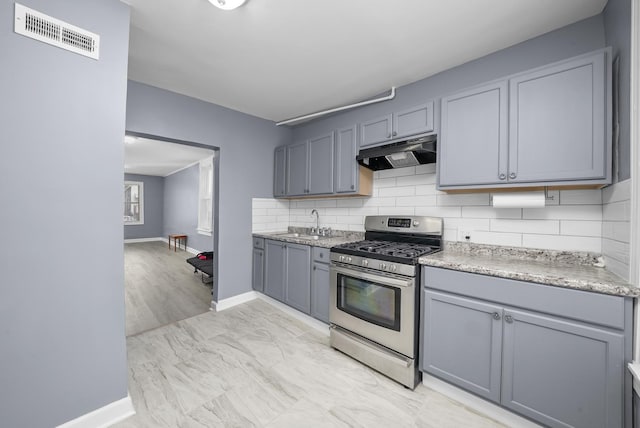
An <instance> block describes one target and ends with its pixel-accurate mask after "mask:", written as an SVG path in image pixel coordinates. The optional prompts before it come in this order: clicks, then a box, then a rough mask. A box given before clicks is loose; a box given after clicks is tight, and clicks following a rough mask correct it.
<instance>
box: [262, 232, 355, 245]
mask: <svg viewBox="0 0 640 428" xmlns="http://www.w3.org/2000/svg"><path fill="white" fill-rule="evenodd" d="M299 229H300V228H289V230H288V231H280V232H253V236H254V237H257V238H266V239H273V240H275V241H283V242H292V243H294V244H303V245H310V246H312V247H321V248H331V247H335V246H336V245H340V244H346V243H348V242H356V241H361V240H363V239H364V233H363V232H346V231H339V230H337V231H334V232H333V234H332V236H331V237H327V238H320V239H318V240H313V239H309V238H305V237H304V236H299V237H293V236H286V234H289V233H294V232H298V233H306V231H305V230H299Z"/></svg>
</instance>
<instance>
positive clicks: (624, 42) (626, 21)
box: [603, 0, 631, 181]
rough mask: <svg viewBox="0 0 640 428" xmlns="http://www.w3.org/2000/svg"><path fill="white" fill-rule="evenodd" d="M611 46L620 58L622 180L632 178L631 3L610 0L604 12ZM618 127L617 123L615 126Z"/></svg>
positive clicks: (614, 53) (620, 170) (620, 165)
mask: <svg viewBox="0 0 640 428" xmlns="http://www.w3.org/2000/svg"><path fill="white" fill-rule="evenodd" d="M603 16H604V30H605V38H606V41H607V45H608V46H611V47H613V55H614V58H615V57H616V56H618V57H619V58H620V72H619V75H618V77H619V91H618V95H619V98H618V103H617V104H618V108H619V117H620V118H619V124H620V137H619V143H618V152H619V155H618V180H619V181H622V180H626V179H627V178H629V177H630V176H631V172H630V169H631V131H630V126H631V106H630V102H631V101H630V94H631V0H609V2H608V3H607V6H606V7H605V9H604V12H603ZM614 125H615V124H614Z"/></svg>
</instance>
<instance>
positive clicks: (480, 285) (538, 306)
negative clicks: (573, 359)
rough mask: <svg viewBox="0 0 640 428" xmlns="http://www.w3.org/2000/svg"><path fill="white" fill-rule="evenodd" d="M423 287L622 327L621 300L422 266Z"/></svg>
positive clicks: (623, 300)
mask: <svg viewBox="0 0 640 428" xmlns="http://www.w3.org/2000/svg"><path fill="white" fill-rule="evenodd" d="M422 284H423V286H425V287H427V288H430V289H436V290H441V291H447V292H450V293H456V294H461V295H464V296H469V297H474V298H477V299H482V300H487V301H491V302H496V303H502V304H504V305H509V306H514V307H521V308H522V307H525V308H527V309H530V310H534V311H538V312H543V313H547V314H552V315H557V316H561V317H565V318H572V319H576V320H580V321H585V322H590V323H593V324H599V325H603V326H607V327H613V328H617V329H621V330H622V329H624V327H625V322H624V321H625V313H626V311H625V298H624V297H619V296H609V295H605V294H598V293H592V292H588V291H581V290H571V289H568V288H561V287H554V286H551V285H543V284H535V283H532V282H525V281H516V280H511V279H505V278H497V277H493V276H487V275H479V274H475V273H468V272H460V271H455V270H450V269H442V268H434V267H428V266H424V267H423V269H422Z"/></svg>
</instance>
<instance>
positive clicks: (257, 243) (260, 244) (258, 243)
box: [253, 237, 264, 250]
mask: <svg viewBox="0 0 640 428" xmlns="http://www.w3.org/2000/svg"><path fill="white" fill-rule="evenodd" d="M253 248H260V249H263V250H264V238H256V237H254V238H253Z"/></svg>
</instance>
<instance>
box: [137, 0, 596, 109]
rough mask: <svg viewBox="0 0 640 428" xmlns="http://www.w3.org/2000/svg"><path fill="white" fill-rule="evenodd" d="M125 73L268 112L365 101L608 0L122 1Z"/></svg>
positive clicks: (570, 19)
mask: <svg viewBox="0 0 640 428" xmlns="http://www.w3.org/2000/svg"><path fill="white" fill-rule="evenodd" d="M127 2H128V3H130V4H131V9H132V11H131V36H130V49H129V78H130V79H132V80H136V81H139V82H143V83H147V84H150V85H153V86H157V87H160V88H164V89H168V90H170V91H174V92H178V93H181V94H185V95H189V96H192V97H195V98H199V99H202V100H205V101H209V102H212V103H215V104H219V105H222V106H225V107H229V108H231V109H234V110H238V111H241V112H245V113H248V114H252V115H255V116H258V117H262V118H265V119H270V120H274V121H279V120H284V119H288V118H291V117H295V116H300V115H304V114H308V113H313V112H316V111H319V110H323V109H326V108H330V107H336V106H340V105H344V104H348V103H352V102H357V101H361V100H363V99H366V98H369V97H371V96H374V95H376V94H380V93H383V92H385V91H388V90H389V88H390V87H391V86H403V85H406V84H408V83H411V82H415V81H417V80H420V79H423V78H425V77H428V76H431V75H433V74H436V73H438V72H440V71H443V70H446V69H448V68H451V67H454V66H456V65H459V64H462V63H465V62H468V61H470V60H473V59H476V58H479V57H482V56H484V55H487V54H489V53H491V52H494V51H497V50H500V49H503V48H505V47H508V46H511V45H514V44H517V43H519V42H522V41H524V40H527V39H530V38H532V37H535V36H538V35H540V34H543V33H546V32H548V31H551V30H554V29H556V28H560V27H562V26H565V25H567V24H570V23H573V22H576V21H579V20H581V19H584V18H587V17H590V16H592V15H595V14H598V13H600V12H601V11H602V9H603V8H604V6H605V4H606V0H562V1H558V0H482V1H470V0H248V1H247V3H246V4H245V5H244V6H242V7H240V8H239V9H236V10H233V11H223V10H220V9H218V8H216V7H214V6H212V5H211V4H210V3H209V2H208V1H207V0H127Z"/></svg>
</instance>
